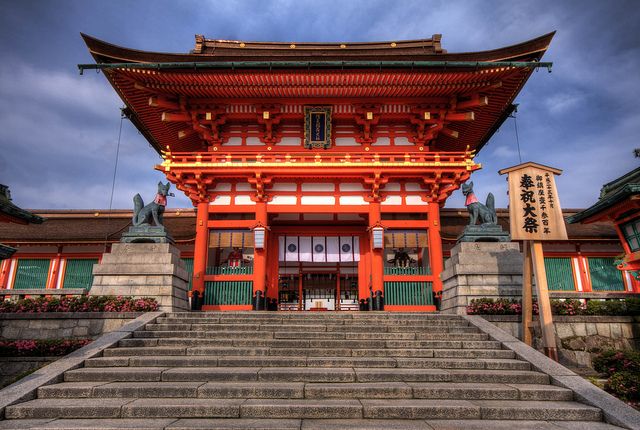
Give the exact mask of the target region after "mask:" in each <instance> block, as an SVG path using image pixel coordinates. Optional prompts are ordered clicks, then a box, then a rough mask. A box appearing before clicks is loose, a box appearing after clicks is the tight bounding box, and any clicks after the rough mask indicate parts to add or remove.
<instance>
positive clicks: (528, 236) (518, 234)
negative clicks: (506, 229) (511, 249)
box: [499, 162, 567, 241]
mask: <svg viewBox="0 0 640 430" xmlns="http://www.w3.org/2000/svg"><path fill="white" fill-rule="evenodd" d="M499 173H500V174H501V175H503V174H505V173H506V174H508V181H509V219H510V224H511V231H510V233H511V240H536V241H540V240H567V228H566V226H565V222H564V218H563V216H562V209H561V207H560V199H559V198H558V192H557V189H556V181H555V178H554V175H559V174H561V173H562V170H558V169H554V168H553V167H548V166H544V165H542V164H537V163H531V162H529V163H524V164H519V165H517V166H513V167H509V168H507V169H502V170H500V172H499Z"/></svg>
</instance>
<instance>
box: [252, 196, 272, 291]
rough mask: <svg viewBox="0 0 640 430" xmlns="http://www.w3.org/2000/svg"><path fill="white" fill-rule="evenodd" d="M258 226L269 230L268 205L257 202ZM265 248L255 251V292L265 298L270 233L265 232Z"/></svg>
mask: <svg viewBox="0 0 640 430" xmlns="http://www.w3.org/2000/svg"><path fill="white" fill-rule="evenodd" d="M256 225H261V226H264V227H265V229H266V228H267V203H266V202H262V201H259V202H256ZM264 234H265V247H264V248H263V249H258V248H254V250H253V292H254V294H255V292H256V291H258V290H259V291H262V293H263V297H264V292H265V287H266V285H267V282H266V279H267V244H268V243H269V232H268V230H266V231H265V233H264Z"/></svg>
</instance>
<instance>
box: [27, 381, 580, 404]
mask: <svg viewBox="0 0 640 430" xmlns="http://www.w3.org/2000/svg"><path fill="white" fill-rule="evenodd" d="M572 395H573V394H572V392H571V391H570V390H566V389H563V388H560V387H555V386H553V385H526V384H512V385H506V384H473V383H472V384H462V383H450V382H443V383H438V382H430V383H405V382H374V383H306V384H305V383H302V382H280V383H277V382H276V383H273V382H272V383H266V382H213V383H211V382H202V381H199V382H65V383H61V384H55V385H48V386H44V387H40V389H39V390H38V398H41V399H47V398H48V399H59V398H77V399H81V398H134V397H135V398H247V399H249V398H265V399H269V398H277V399H294V398H298V399H301V398H307V399H328V398H336V399H392V398H403V399H411V398H421V399H453V400H535V401H541V400H547V401H549V400H555V401H570V400H572Z"/></svg>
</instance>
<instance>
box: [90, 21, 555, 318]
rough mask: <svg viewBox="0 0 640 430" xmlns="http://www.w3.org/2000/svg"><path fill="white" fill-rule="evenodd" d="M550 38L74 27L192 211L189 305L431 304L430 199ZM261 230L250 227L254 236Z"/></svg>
mask: <svg viewBox="0 0 640 430" xmlns="http://www.w3.org/2000/svg"><path fill="white" fill-rule="evenodd" d="M552 37H553V34H548V35H545V36H542V37H539V38H537V39H534V40H531V41H528V42H524V43H521V44H518V45H514V46H510V47H506V48H501V49H495V50H491V51H484V52H473V53H447V52H446V51H445V50H443V49H442V47H441V44H440V35H434V36H433V37H432V38H431V39H425V40H415V41H399V42H379V43H332V44H329V43H263V42H240V41H225V40H210V39H206V38H204V37H202V36H196V45H195V49H194V50H193V51H192V52H191V53H189V54H166V53H155V52H144V51H138V50H132V49H127V48H122V47H118V46H114V45H111V44H109V43H106V42H102V41H100V40H97V39H94V38H92V37H90V36H86V35H84V39H85V42H86V43H87V45H88V47H89V50H90V52H91V54H92V55H93V56H94V58H95V60H96V62H97V64H96V65H81V69H88V68H99V69H102V70H103V72H104V74H105V76H106V77H107V79H108V80H109V81H110V83H111V84H112V85H113V87H114V89H115V90H116V91H117V92H118V94H119V95H120V97H121V98H122V99H123V101H124V102H125V104H126V106H127V107H126V113H127V115H128V117H129V119H130V120H131V121H132V122H133V123H134V124H135V125H136V127H137V128H138V129H139V130H140V132H141V133H142V134H143V135H144V136H145V137H146V139H147V140H148V141H149V142H150V143H151V145H152V146H153V147H154V148H155V149H156V150H157V151H158V152H159V153H161V154H162V157H163V159H164V161H163V163H162V164H160V165H158V166H156V168H157V169H158V170H160V171H162V172H164V173H165V174H166V176H167V178H168V179H169V180H170V181H171V182H172V183H174V184H175V185H176V187H177V188H178V189H179V190H181V191H183V192H184V193H185V194H186V195H187V196H188V197H189V198H190V199H191V200H192V202H193V204H194V206H196V207H197V221H196V242H195V248H194V262H193V289H194V290H198V291H200V292H202V293H203V294H204V298H205V306H204V309H250V303H251V297H252V296H253V295H254V294H255V292H257V291H260V292H262V293H263V294H266V296H267V297H268V298H270V299H271V300H273V299H275V300H276V301H277V303H278V306H279V308H280V309H283V310H287V309H288V310H303V309H336V310H337V309H340V310H357V309H358V307H359V301H360V300H362V299H368V298H370V297H371V294H372V293H375V292H376V291H380V292H382V293H383V295H384V297H385V301H386V306H385V309H386V310H434V309H435V307H434V305H433V293H437V292H439V291H440V290H441V289H442V285H441V281H440V273H441V271H442V267H443V256H442V249H441V239H440V223H439V220H440V216H439V210H440V207H441V206H443V205H444V203H445V201H446V199H447V198H448V197H449V196H450V195H451V193H452V192H453V191H454V190H456V189H458V187H459V186H460V184H461V183H463V182H464V181H466V180H467V179H468V178H469V177H470V175H471V173H472V172H473V171H474V170H477V169H479V168H480V165H479V164H476V163H475V162H474V161H473V158H474V155H475V154H476V153H477V151H479V150H480V149H481V148H482V147H483V145H485V144H486V143H487V141H488V140H489V139H490V138H491V136H492V135H493V133H494V132H495V131H496V130H497V129H498V128H499V127H500V125H501V124H502V123H503V122H504V120H505V119H506V118H507V117H508V116H509V114H510V113H511V112H512V110H513V105H512V101H513V100H514V98H515V97H516V95H517V94H518V92H519V91H520V90H521V88H522V87H523V85H524V84H525V82H526V80H527V79H528V77H529V76H530V75H531V73H532V71H533V70H534V69H535V68H536V67H540V66H549V64H544V63H540V62H539V60H540V58H541V57H542V55H543V54H544V52H545V50H546V49H547V47H548V45H549V43H550V41H551V38H552ZM263 233H264V234H263Z"/></svg>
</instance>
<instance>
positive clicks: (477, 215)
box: [462, 181, 498, 225]
mask: <svg viewBox="0 0 640 430" xmlns="http://www.w3.org/2000/svg"><path fill="white" fill-rule="evenodd" d="M462 194H463V195H464V196H465V197H466V199H465V202H464V205H465V206H466V207H467V210H468V211H469V225H475V224H476V222H477V221H478V220H480V224H498V216H497V215H496V208H495V199H494V197H493V193H489V194H488V195H487V203H486V204H484V205H483V204H482V203H480V202H479V201H478V198H477V197H476V195H475V194H474V193H473V181H472V182H469V185H467V184H462Z"/></svg>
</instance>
